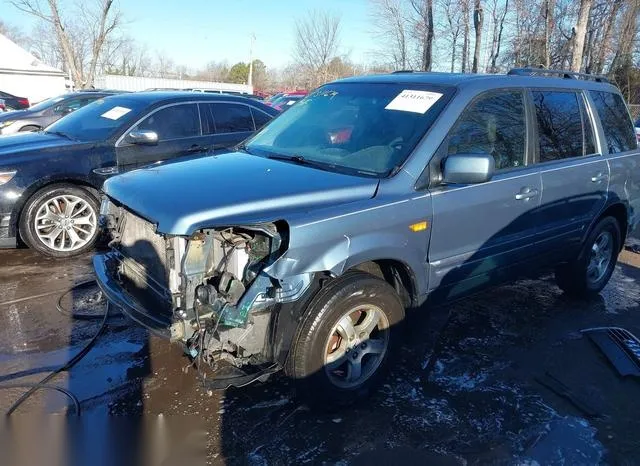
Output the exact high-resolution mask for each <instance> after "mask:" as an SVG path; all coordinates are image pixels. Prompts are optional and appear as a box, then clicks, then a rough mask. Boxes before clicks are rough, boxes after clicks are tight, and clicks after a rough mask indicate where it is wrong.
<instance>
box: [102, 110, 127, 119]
mask: <svg viewBox="0 0 640 466" xmlns="http://www.w3.org/2000/svg"><path fill="white" fill-rule="evenodd" d="M130 111H131V109H130V108H126V107H113V108H112V109H111V110H108V111H106V112H104V113H103V114H102V115H100V116H101V117H103V118H108V119H110V120H117V119H118V118H121V117H123V116H124V115H126V114H127V113H129V112H130Z"/></svg>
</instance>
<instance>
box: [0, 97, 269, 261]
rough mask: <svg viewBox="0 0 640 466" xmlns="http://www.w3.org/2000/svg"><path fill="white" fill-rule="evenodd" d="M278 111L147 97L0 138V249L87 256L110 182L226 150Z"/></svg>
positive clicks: (240, 101) (111, 102)
mask: <svg viewBox="0 0 640 466" xmlns="http://www.w3.org/2000/svg"><path fill="white" fill-rule="evenodd" d="M277 113H278V112H277V111H276V110H274V109H272V108H270V107H267V106H266V105H263V104H262V103H260V102H257V101H255V100H251V99H246V98H243V97H234V96H228V95H209V94H201V95H194V94H192V93H187V92H171V93H166V92H141V93H131V94H120V95H114V96H111V97H106V98H103V99H99V100H97V101H94V102H93V103H91V104H89V105H87V106H85V107H83V108H81V109H79V110H77V111H75V112H73V113H71V114H70V115H67V116H66V117H64V118H62V119H60V120H58V121H57V122H55V123H54V124H53V125H51V126H49V127H47V128H45V130H44V131H41V132H38V133H17V134H12V135H7V136H3V137H0V247H15V246H16V244H17V243H18V241H21V242H23V243H25V244H26V245H28V246H30V247H32V248H34V249H37V250H38V251H40V252H42V253H44V254H46V255H49V256H53V257H67V256H71V255H75V254H78V253H81V252H83V251H86V250H88V249H90V248H91V247H92V245H93V243H94V241H95V240H96V237H97V234H98V223H97V220H98V203H99V201H98V199H99V190H100V188H101V187H102V184H103V182H104V181H105V179H107V178H108V177H110V176H113V175H114V174H117V173H122V172H125V171H128V170H131V169H134V168H140V167H144V166H147V165H150V164H159V163H163V162H167V161H170V160H173V159H176V158H179V157H200V156H203V155H206V154H215V153H219V152H221V151H224V150H227V149H228V148H230V147H232V146H234V145H236V144H238V143H239V142H241V141H242V140H244V139H246V138H247V137H248V136H250V135H251V134H253V132H254V131H255V130H256V129H259V128H261V127H262V126H263V125H265V124H266V123H267V122H269V121H270V120H271V119H272V118H273V117H274V116H275V115H277ZM167 202H170V200H167Z"/></svg>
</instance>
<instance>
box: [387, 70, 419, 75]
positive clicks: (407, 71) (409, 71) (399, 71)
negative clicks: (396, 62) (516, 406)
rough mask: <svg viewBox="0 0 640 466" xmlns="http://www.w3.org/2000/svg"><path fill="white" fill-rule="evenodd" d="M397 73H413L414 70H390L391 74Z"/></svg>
mask: <svg viewBox="0 0 640 466" xmlns="http://www.w3.org/2000/svg"><path fill="white" fill-rule="evenodd" d="M399 73H414V70H396V71H392V72H391V74H399Z"/></svg>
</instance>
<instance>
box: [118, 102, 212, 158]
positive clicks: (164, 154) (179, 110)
mask: <svg viewBox="0 0 640 466" xmlns="http://www.w3.org/2000/svg"><path fill="white" fill-rule="evenodd" d="M136 130H149V131H154V132H155V133H156V134H157V135H158V144H156V145H140V144H132V143H130V142H129V141H128V140H127V137H126V135H125V136H124V137H123V139H122V140H121V141H120V142H119V143H118V146H117V149H116V150H117V154H118V165H119V166H120V167H121V168H122V169H125V170H126V169H131V168H138V167H142V166H146V165H150V164H153V163H156V162H164V161H168V160H172V159H175V158H179V157H185V156H193V155H197V154H199V153H204V152H206V151H207V150H208V149H209V145H208V140H209V138H208V137H207V136H205V135H203V134H202V129H201V125H200V116H199V113H198V105H197V104H195V103H181V104H172V105H168V106H165V107H161V108H159V109H156V110H153V111H151V112H150V113H149V114H148V115H147V116H146V117H144V119H142V120H141V121H140V122H139V123H137V124H136V125H135V126H133V127H132V128H130V129H129V131H136Z"/></svg>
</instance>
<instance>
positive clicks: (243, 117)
mask: <svg viewBox="0 0 640 466" xmlns="http://www.w3.org/2000/svg"><path fill="white" fill-rule="evenodd" d="M210 108H211V113H212V115H213V121H214V123H215V128H216V133H218V134H220V133H241V132H245V131H255V126H254V125H253V117H252V116H251V110H250V109H249V107H248V106H246V105H242V104H226V103H215V104H210Z"/></svg>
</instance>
